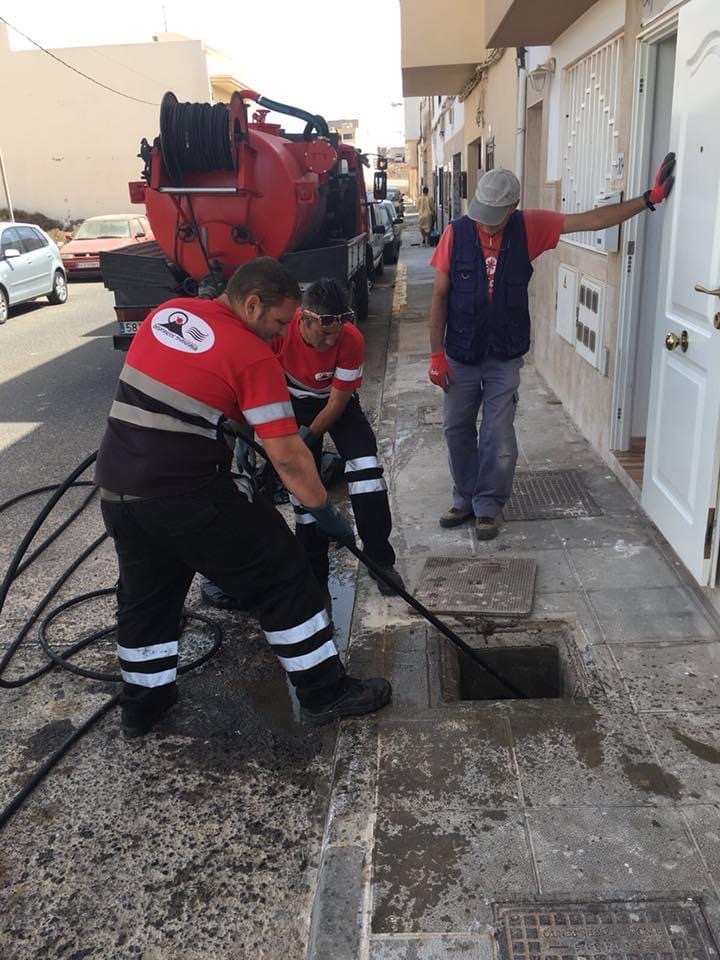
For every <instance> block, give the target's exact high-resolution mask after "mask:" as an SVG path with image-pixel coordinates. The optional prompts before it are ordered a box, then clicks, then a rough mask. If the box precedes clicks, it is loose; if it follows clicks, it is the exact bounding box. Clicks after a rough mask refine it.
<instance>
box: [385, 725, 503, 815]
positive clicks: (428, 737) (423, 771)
mask: <svg viewBox="0 0 720 960" xmlns="http://www.w3.org/2000/svg"><path fill="white" fill-rule="evenodd" d="M378 782H379V803H380V804H382V805H384V806H385V807H390V806H393V807H394V806H402V807H403V808H405V809H408V810H411V811H412V810H414V809H425V810H430V809H433V810H438V811H442V810H450V809H460V810H464V809H466V808H468V807H493V808H495V807H497V808H500V807H517V806H519V802H520V801H519V798H518V785H517V779H516V776H515V770H514V767H513V764H512V755H511V752H510V738H509V730H508V727H507V724H506V722H505V721H504V720H503V719H501V718H498V719H494V718H479V717H464V718H453V719H444V718H443V719H439V720H432V721H427V722H425V721H420V722H418V723H413V724H408V725H406V726H396V725H394V724H393V725H384V726H383V727H382V728H381V731H380V770H379V781H378Z"/></svg>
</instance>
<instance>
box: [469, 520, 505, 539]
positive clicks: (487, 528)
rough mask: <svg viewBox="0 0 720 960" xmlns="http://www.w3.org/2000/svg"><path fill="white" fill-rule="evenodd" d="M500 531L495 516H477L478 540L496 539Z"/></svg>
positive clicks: (476, 530)
mask: <svg viewBox="0 0 720 960" xmlns="http://www.w3.org/2000/svg"><path fill="white" fill-rule="evenodd" d="M499 532H500V531H499V528H498V525H497V523H496V522H495V519H494V517H476V518H475V536H476V537H477V539H478V540H494V539H495V537H496V536H497V535H498V533H499Z"/></svg>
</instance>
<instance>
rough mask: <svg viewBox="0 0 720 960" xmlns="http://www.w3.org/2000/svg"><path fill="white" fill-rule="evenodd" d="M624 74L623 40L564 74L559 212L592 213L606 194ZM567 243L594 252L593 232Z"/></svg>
mask: <svg viewBox="0 0 720 960" xmlns="http://www.w3.org/2000/svg"><path fill="white" fill-rule="evenodd" d="M621 70H622V37H616V38H615V39H614V40H611V41H610V42H609V43H606V44H605V45H604V46H602V47H599V48H598V49H597V50H595V51H594V52H593V53H591V54H590V55H589V56H587V57H585V58H584V59H583V60H580V62H579V63H576V64H575V66H574V67H571V68H570V69H569V70H567V71H566V74H565V126H564V152H563V170H562V206H561V209H562V212H563V213H580V212H581V211H583V210H591V209H592V208H593V206H594V205H595V201H596V199H597V197H598V196H600V195H604V194H606V193H609V192H610V181H611V180H612V179H613V177H614V172H613V166H614V164H615V160H616V158H617V142H618V128H617V110H618V97H619V93H620V75H621ZM566 239H569V240H573V241H575V242H576V243H581V244H583V245H585V246H588V247H593V246H594V244H593V241H592V233H590V232H585V233H573V234H569V235H568V236H567V237H566Z"/></svg>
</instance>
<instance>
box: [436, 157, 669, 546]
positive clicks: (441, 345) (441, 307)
mask: <svg viewBox="0 0 720 960" xmlns="http://www.w3.org/2000/svg"><path fill="white" fill-rule="evenodd" d="M674 166H675V154H674V153H669V154H668V155H667V156H666V157H665V159H664V160H663V163H662V164H661V166H660V169H659V170H658V173H657V176H656V178H655V183H654V185H653V187H652V188H651V189H650V190H646V191H645V193H644V194H643V195H642V196H641V197H636V198H635V199H633V200H627V201H625V202H624V203H616V204H613V205H611V206H607V207H598V208H595V209H594V210H587V211H585V212H584V213H571V214H564V213H557V212H555V211H552V210H522V211H521V210H518V209H517V208H518V204H519V202H520V182H519V180H518V178H517V177H516V176H515V174H514V173H512V171H510V170H505V169H503V168H496V169H494V170H488V172H487V173H485V174H484V175H483V176H482V177H481V178H480V180H479V182H478V186H477V190H476V191H475V196H474V198H473V199H472V200H471V201H470V204H469V205H468V212H467V216H463V217H459V218H458V219H457V220H453V221H452V222H451V223H450V224H449V226H447V227H446V228H445V231H444V232H443V235H442V237H441V238H440V242H439V244H438V246H437V248H436V250H435V253H434V255H433V257H432V260H431V261H430V264H431V266H433V267H435V269H436V274H435V284H434V287H433V296H432V304H431V307H430V350H431V358H430V368H429V370H428V376H429V377H430V380H431V381H432V382H433V383H434V384H436V386H439V387H441V388H442V389H443V390H444V391H445V405H444V412H443V429H444V432H445V439H446V441H447V445H448V454H449V462H450V472H451V474H452V478H453V503H452V507H451V508H450V509H449V510H448V511H447V512H446V513H444V514H443V515H442V516H441V517H440V525H441V526H442V527H455V526H459V525H460V524H462V523H465V522H467V521H469V520H472V519H474V520H475V535H476V536H477V538H478V539H479V540H491V539H492V538H493V537H496V536H497V534H498V526H497V521H496V517H497V516H498V515H499V514H500V512H501V511H502V508H503V507H504V505H505V503H506V502H507V501H508V499H509V498H510V494H511V492H512V482H513V476H514V473H515V464H516V462H517V442H516V439H515V427H514V420H515V408H516V405H517V400H518V394H517V391H518V387H519V385H520V370H521V368H522V366H523V356H524V355H525V354H526V353H527V351H528V350H529V349H530V312H529V309H528V283H529V282H530V277H531V276H532V272H533V268H532V261H533V260H534V259H535V258H536V257H538V256H540V254H541V253H543V252H544V251H545V250H551V249H553V248H554V247H556V246H557V244H558V241H559V240H560V236H561V234H563V233H578V232H581V231H584V230H603V229H605V228H606V227H612V226H615V225H616V224H619V223H622V222H623V221H625V220H628V219H629V218H630V217H633V216H635V215H636V214H638V213H641V212H642V211H643V210H654V209H655V205H656V204H658V203H662V201H663V200H664V199H665V198H666V197H667V196H668V194H669V193H670V190H671V189H672V185H673V182H674V177H673V175H672V172H673V168H674ZM481 405H482V410H483V415H482V421H481V424H480V429H479V430H478V425H477V419H478V414H479V412H480V407H481Z"/></svg>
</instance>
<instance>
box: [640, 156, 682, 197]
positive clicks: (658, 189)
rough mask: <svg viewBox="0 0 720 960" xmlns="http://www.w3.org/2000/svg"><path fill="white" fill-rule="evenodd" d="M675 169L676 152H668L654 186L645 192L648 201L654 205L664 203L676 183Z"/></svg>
mask: <svg viewBox="0 0 720 960" xmlns="http://www.w3.org/2000/svg"><path fill="white" fill-rule="evenodd" d="M674 169H675V154H674V153H668V154H667V155H666V156H665V159H664V160H663V162H662V163H661V164H660V169H659V170H658V172H657V175H656V177H655V183H654V184H653V186H652V188H651V189H650V190H648V191H647V192H646V193H645V202H646V203H648V204H652V205H654V204H656V203H662V202H663V200H667V198H668V197H669V196H670V191H671V190H672V188H673V184H674V183H675V177H674V176H673V175H672V172H673V170H674ZM651 209H652V207H651Z"/></svg>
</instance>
